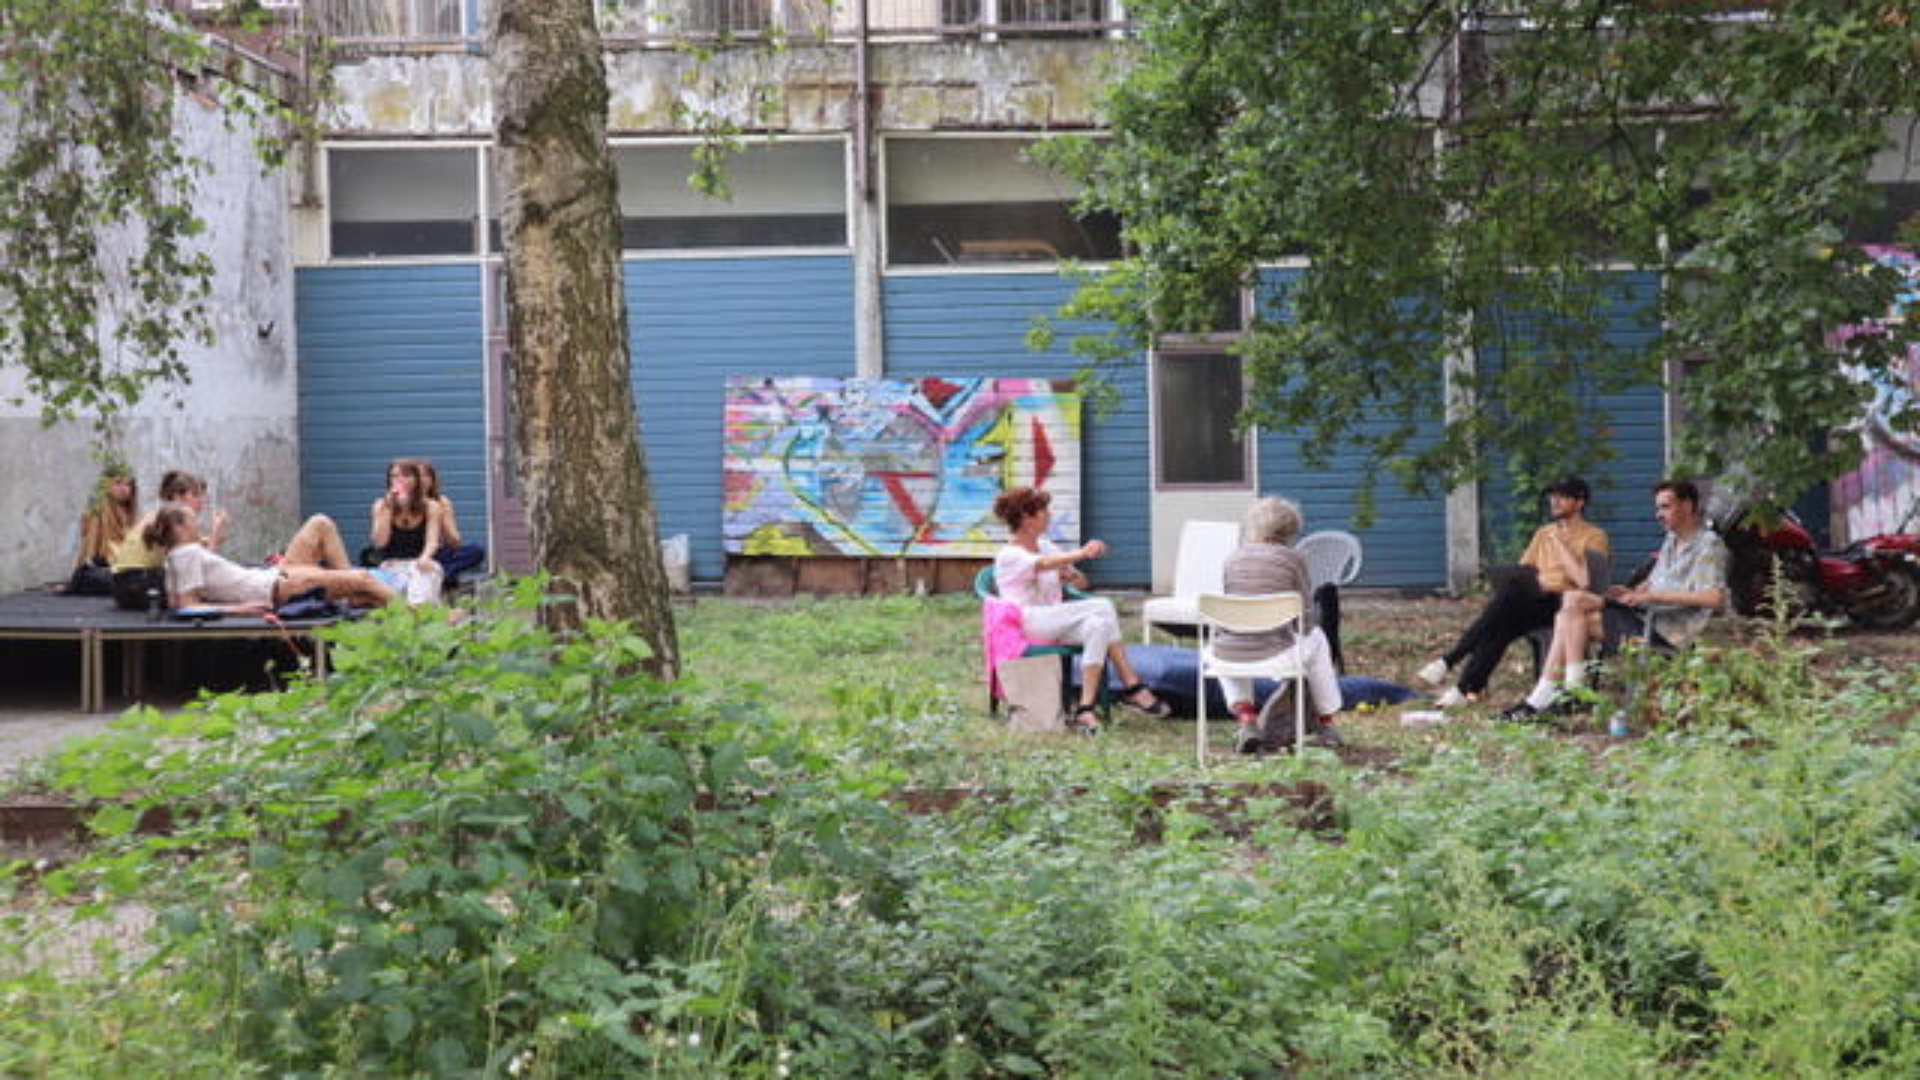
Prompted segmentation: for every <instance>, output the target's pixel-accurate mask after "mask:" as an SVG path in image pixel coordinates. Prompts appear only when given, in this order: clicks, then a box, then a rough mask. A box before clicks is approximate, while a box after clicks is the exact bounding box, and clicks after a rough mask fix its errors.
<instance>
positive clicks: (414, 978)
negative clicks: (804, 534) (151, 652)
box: [48, 582, 884, 1077]
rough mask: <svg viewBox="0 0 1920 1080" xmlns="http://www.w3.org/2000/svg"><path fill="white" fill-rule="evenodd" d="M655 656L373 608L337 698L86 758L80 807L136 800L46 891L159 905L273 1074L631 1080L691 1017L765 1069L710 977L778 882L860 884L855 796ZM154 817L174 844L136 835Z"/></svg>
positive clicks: (241, 714)
mask: <svg viewBox="0 0 1920 1080" xmlns="http://www.w3.org/2000/svg"><path fill="white" fill-rule="evenodd" d="M534 587H535V586H534V585H533V583H531V582H529V583H526V584H525V585H524V586H523V595H521V596H520V598H519V605H518V606H519V607H520V608H521V609H525V608H526V607H528V606H529V605H530V604H531V603H532V602H533V601H534V594H533V592H532V590H533V588H534ZM643 648H644V646H643V645H642V643H641V642H640V640H639V639H638V638H637V637H635V636H634V635H632V634H630V633H628V632H627V631H626V630H625V629H623V628H622V627H619V626H611V625H593V626H590V627H589V628H588V630H587V631H586V633H584V634H583V635H581V636H580V637H578V638H577V639H574V640H570V641H567V642H565V643H556V642H555V641H553V640H552V639H550V637H549V636H548V634H547V633H546V632H545V631H544V630H543V629H541V628H540V627H539V626H538V625H537V623H536V622H535V621H533V620H531V619H527V618H517V617H511V616H510V615H508V616H504V617H503V616H502V615H501V613H498V612H495V613H492V614H491V615H489V616H487V617H483V618H479V619H476V620H473V621H472V622H469V623H467V624H464V625H452V624H450V623H448V622H447V621H446V620H445V619H444V616H441V615H438V614H436V613H419V612H407V611H389V612H382V613H380V614H379V615H376V616H374V617H372V618H370V619H367V620H365V621H363V622H361V623H359V624H355V625H352V626H348V627H345V628H342V629H341V630H340V631H338V632H337V634H336V636H335V637H334V639H333V656H334V659H335V663H336V673H335V674H334V676H333V677H332V678H331V679H329V680H328V681H326V682H325V683H324V684H305V685H298V686H295V687H294V688H292V689H290V690H289V691H287V692H286V693H283V694H279V695H262V696H238V695H236V696H227V697H220V698H215V699H212V700H209V701H207V702H205V703H203V704H201V705H200V706H198V707H195V708H191V709H188V710H186V711H183V712H181V713H179V714H177V715H174V716H161V715H158V714H152V713H148V714H146V715H144V716H140V717H137V718H136V720H135V723H134V724H133V725H132V726H131V728H130V729H129V730H128V731H126V732H124V733H123V734H122V735H120V736H119V737H117V738H115V739H111V740H107V741H103V742H101V743H100V744H98V745H96V746H94V747H91V748H88V749H86V750H85V751H83V752H79V753H74V754H70V755H68V756H67V758H66V759H65V763H64V769H65V780H66V782H67V783H68V785H69V786H70V787H71V789H72V790H74V791H75V792H78V793H81V794H84V795H86V796H88V797H91V798H104V799H120V798H123V797H128V798H127V801H125V802H117V803H114V804H112V805H111V808H110V809H108V810H104V811H102V812H100V813H98V814H96V815H95V816H94V818H93V822H92V824H93V828H94V829H95V830H97V831H98V832H99V833H101V834H102V835H103V836H104V837H106V838H109V839H110V840H111V839H114V838H119V840H120V842H119V843H117V844H114V845H112V846H110V847H108V848H107V849H106V850H104V851H103V852H102V853H100V854H98V855H96V856H95V857H93V858H91V859H89V860H88V861H87V862H85V863H83V864H81V865H79V866H76V867H73V868H70V869H67V870H63V871H61V872H59V873H57V874H55V875H54V876H53V877H52V878H51V879H50V880H49V882H48V885H49V887H50V888H52V889H53V890H54V891H56V892H59V891H63V890H70V889H75V888H97V889H100V890H102V891H103V895H108V896H116V897H118V896H129V895H134V894H135V893H136V892H137V891H142V890H154V891H152V892H148V893H147V895H157V896H160V897H163V898H164V903H165V910H164V911H163V913H162V922H163V924H164V926H165V928H166V931H167V939H166V945H165V952H164V953H163V961H164V962H165V963H167V964H169V965H172V966H174V967H176V968H178V969H180V970H182V971H186V972H191V973H194V975H196V976H198V977H200V978H204V979H215V980H217V981H218V988H219V993H220V994H221V995H222V996H223V998H224V1000H225V1001H226V1002H227V1003H228V1004H229V1005H230V1006H231V1007H232V1008H233V1009H234V1023H235V1025H236V1027H237V1035H236V1037H237V1038H238V1041H239V1042H240V1044H241V1045H242V1046H244V1047H245V1048H246V1049H247V1052H248V1053H250V1054H251V1055H253V1056H255V1057H256V1058H257V1059H259V1060H261V1061H263V1062H265V1063H267V1064H269V1065H271V1066H272V1068H273V1070H274V1071H276V1072H279V1071H282V1070H285V1071H289V1072H292V1073H295V1074H312V1075H319V1074H323V1073H326V1074H335V1075H363V1074H413V1073H416V1072H420V1073H431V1074H434V1075H443V1076H453V1075H469V1074H472V1073H474V1072H481V1073H486V1074H499V1073H502V1072H510V1073H512V1074H514V1075H535V1076H538V1075H550V1076H569V1077H571V1076H581V1075H595V1074H605V1075H620V1074H624V1073H626V1072H628V1071H630V1070H632V1069H636V1068H641V1067H644V1066H651V1065H655V1064H658V1063H659V1062H660V1061H662V1060H679V1059H680V1058H682V1057H683V1056H684V1055H685V1053H686V1051H687V1047H686V1046H685V1045H684V1043H682V1042H681V1041H680V1040H679V1039H678V1038H676V1037H674V1033H675V1029H676V1025H675V1023H674V1021H675V1020H676V1018H677V1017H678V1016H680V1015H683V1014H684V1015H686V1016H688V1017H690V1018H692V1019H694V1020H697V1021H698V1024H699V1030H701V1031H704V1032H706V1033H707V1035H708V1038H709V1039H710V1040H711V1043H710V1045H712V1044H718V1047H719V1048H720V1049H721V1050H722V1051H723V1052H724V1053H730V1054H746V1055H751V1054H752V1053H754V1052H756V1050H757V1044H756V1043H755V1041H754V1032H753V1030H752V1025H753V1019H754V1018H753V1015H752V1013H751V1010H749V1009H747V1008H746V1004H745V1003H746V1001H747V997H746V994H745V989H744V987H743V986H742V985H740V984H739V982H738V980H739V979H740V978H741V977H742V974H743V971H742V969H739V968H738V967H737V966H736V968H734V969H732V970H730V972H729V974H728V975H727V977H726V978H725V979H722V980H719V981H717V982H716V980H715V979H714V977H713V968H712V965H711V963H710V961H711V959H712V957H713V956H715V955H732V956H743V957H747V958H749V959H750V958H752V957H753V956H754V955H755V950H754V948H753V945H752V938H753V936H754V935H755V934H757V933H758V929H759V927H760V926H761V925H762V923H763V919H762V917H761V915H760V914H759V913H758V912H759V909H760V908H761V907H762V906H763V905H764V904H765V903H766V902H767V896H768V895H769V892H768V890H769V889H770V888H771V887H773V886H774V885H775V884H778V883H783V882H785V883H788V885H789V886H790V887H792V888H795V889H796V890H797V892H798V894H800V895H804V894H805V892H806V890H807V889H808V888H810V887H811V886H808V885H807V884H806V883H805V882H802V881H800V880H799V878H800V877H803V876H805V875H820V876H821V879H822V880H828V881H831V882H832V884H831V885H830V886H828V887H827V891H828V892H830V893H834V894H837V893H839V892H841V891H844V890H845V889H847V888H852V887H854V886H852V885H850V884H846V882H851V881H854V880H855V878H853V877H846V878H844V880H843V878H842V877H839V876H836V875H843V874H845V875H857V874H861V873H864V872H865V871H866V870H867V869H869V867H868V866H866V865H865V864H862V863H860V861H859V859H858V857H857V856H856V855H855V849H854V848H853V847H852V846H850V845H849V844H848V843H847V842H846V841H845V840H844V839H843V835H842V833H843V828H844V826H845V825H846V820H847V819H846V818H845V816H843V815H842V813H841V810H842V809H843V804H842V801H841V800H840V799H839V798H838V797H837V796H835V795H834V794H833V793H832V792H830V791H823V790H816V789H814V788H812V787H810V786H809V784H808V783H807V781H806V776H805V773H804V772H801V771H797V770H793V769H790V768H788V767H787V766H788V765H789V764H790V762H789V761H788V760H787V759H788V758H790V757H791V755H789V754H787V753H786V752H785V750H784V748H783V747H782V746H780V745H777V744H773V743H770V742H769V740H768V739H767V738H766V737H765V736H764V733H763V729H762V728H761V727H759V726H758V725H756V724H754V723H752V722H749V721H750V719H751V718H750V717H747V716H742V715H730V714H727V713H725V712H720V713H706V714H702V715H695V713H694V712H693V711H691V710H690V709H689V707H688V705H687V700H688V696H689V695H690V694H691V692H692V689H693V688H691V687H686V688H676V687H672V686H665V685H661V684H660V683H658V682H656V681H654V680H652V679H650V678H649V677H647V676H646V675H645V674H643V673H642V672H641V670H640V667H639V665H638V663H637V661H638V660H640V659H641V657H642V650H643ZM776 772H779V773H781V782H780V783H779V784H778V785H777V786H770V785H769V784H768V782H767V778H768V776H769V775H771V774H773V773H776ZM859 805H861V806H863V807H864V806H866V804H859ZM146 806H163V807H169V808H171V809H172V810H173V811H174V812H175V828H174V831H173V832H172V834H171V835H169V836H166V837H160V838H147V839H138V838H132V837H129V836H128V835H127V834H128V832H129V830H130V829H131V827H132V826H133V824H134V821H135V819H136V816H137V814H138V813H139V811H140V809H141V808H142V807H146ZM866 891H867V893H868V895H870V896H875V897H877V896H879V895H880V894H881V893H882V892H883V891H884V890H881V889H877V888H874V887H873V886H871V885H867V886H866ZM736 1025H737V1026H736ZM698 1045H699V1039H698V1037H697V1036H696V1037H695V1039H694V1046H695V1047H698Z"/></svg>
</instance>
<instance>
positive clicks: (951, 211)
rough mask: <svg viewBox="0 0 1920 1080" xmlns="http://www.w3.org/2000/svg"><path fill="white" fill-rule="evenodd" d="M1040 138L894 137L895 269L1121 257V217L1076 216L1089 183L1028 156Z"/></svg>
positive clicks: (890, 212)
mask: <svg viewBox="0 0 1920 1080" xmlns="http://www.w3.org/2000/svg"><path fill="white" fill-rule="evenodd" d="M1033 142H1034V140H1032V139H969V138H954V139H888V140H887V141H886V163H887V261H888V262H889V263H891V264H892V265H895V266H948V265H972V264H981V263H987V264H993V263H1052V262H1055V261H1056V260H1059V259H1066V258H1072V259H1087V260H1100V259H1114V258H1118V257H1119V255H1120V222H1119V219H1118V218H1116V217H1114V216H1113V215H1112V214H1093V215H1089V216H1086V217H1078V216H1075V214H1074V212H1073V206H1072V203H1073V199H1074V197H1075V196H1076V195H1078V194H1079V191H1080V189H1079V185H1077V184H1075V183H1074V182H1073V181H1071V180H1069V179H1067V178H1066V177H1064V176H1061V175H1059V174H1058V173H1055V172H1053V171H1052V170H1049V169H1046V168H1044V167H1042V166H1040V165H1038V164H1035V163H1034V162H1032V161H1029V160H1027V156H1026V150H1027V148H1028V147H1029V146H1031V145H1033Z"/></svg>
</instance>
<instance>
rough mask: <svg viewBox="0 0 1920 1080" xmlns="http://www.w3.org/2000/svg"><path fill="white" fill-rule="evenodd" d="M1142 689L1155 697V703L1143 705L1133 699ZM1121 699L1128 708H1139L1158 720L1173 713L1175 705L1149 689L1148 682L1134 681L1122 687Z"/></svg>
mask: <svg viewBox="0 0 1920 1080" xmlns="http://www.w3.org/2000/svg"><path fill="white" fill-rule="evenodd" d="M1142 691H1145V692H1146V693H1147V694H1149V695H1151V696H1152V697H1153V704H1151V705H1141V704H1138V703H1136V702H1135V701H1134V700H1133V695H1135V694H1138V693H1140V692H1142ZM1120 701H1121V703H1123V704H1124V705H1126V706H1127V708H1129V709H1138V710H1140V711H1141V712H1143V713H1146V714H1147V715H1148V716H1151V717H1153V718H1154V719H1156V720H1165V719H1167V718H1168V717H1170V716H1172V715H1173V706H1171V705H1169V704H1167V703H1166V702H1165V701H1162V700H1161V699H1160V695H1158V694H1155V693H1154V692H1153V691H1152V690H1151V689H1149V688H1148V686H1147V684H1146V683H1138V682H1137V683H1134V684H1133V685H1132V686H1123V687H1121V688H1120Z"/></svg>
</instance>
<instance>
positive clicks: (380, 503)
mask: <svg viewBox="0 0 1920 1080" xmlns="http://www.w3.org/2000/svg"><path fill="white" fill-rule="evenodd" d="M371 512H372V517H373V522H372V525H371V527H370V528H369V529H368V530H367V531H368V539H369V540H371V541H372V545H373V555H374V558H373V561H374V562H376V563H379V564H380V566H381V568H382V570H383V572H384V571H389V570H390V571H392V572H394V573H396V574H399V575H403V576H404V577H405V578H406V579H407V580H406V581H402V582H400V586H399V587H401V588H403V589H404V590H405V591H406V592H407V595H408V599H409V600H410V601H412V602H414V603H419V602H422V600H423V599H426V598H429V597H430V598H431V599H438V598H439V593H440V581H441V577H442V571H441V569H440V564H439V563H437V562H435V561H434V558H433V556H434V553H435V552H436V551H438V550H439V548H440V535H439V534H440V529H439V516H438V515H437V514H435V513H433V507H432V504H431V503H429V502H428V501H427V487H426V482H425V480H424V478H423V477H422V476H421V471H420V463H419V462H417V461H413V460H411V459H408V458H402V459H400V460H398V461H395V462H393V463H392V464H390V465H388V466H387V493H386V494H385V495H382V496H381V497H380V498H378V499H375V500H374V501H373V507H372V511H371ZM416 578H418V579H421V582H420V588H419V589H415V588H413V587H412V585H411V584H410V582H411V581H412V579H416ZM429 578H430V579H431V580H430V581H429V580H426V579H429Z"/></svg>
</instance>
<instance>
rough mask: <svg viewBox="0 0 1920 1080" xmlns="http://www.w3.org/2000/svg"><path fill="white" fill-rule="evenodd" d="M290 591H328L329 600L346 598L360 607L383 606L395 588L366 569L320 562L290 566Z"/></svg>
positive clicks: (297, 593) (288, 586)
mask: <svg viewBox="0 0 1920 1080" xmlns="http://www.w3.org/2000/svg"><path fill="white" fill-rule="evenodd" d="M284 572H285V574H286V575H287V595H289V596H298V595H299V594H301V593H303V592H306V591H307V590H309V589H313V588H320V589H324V590H325V591H326V597H327V599H329V600H339V601H344V602H346V603H349V604H353V605H354V606H356V607H381V606H383V605H385V604H388V603H391V602H392V601H393V597H394V591H393V590H392V589H389V588H387V587H386V585H384V584H382V583H381V581H380V579H379V578H376V577H374V576H373V575H372V574H369V573H367V572H366V571H365V570H328V569H325V568H324V567H318V566H310V565H303V566H288V567H286V568H285V570H284Z"/></svg>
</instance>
